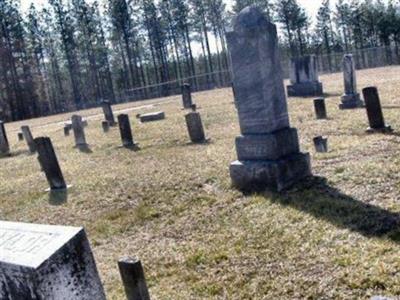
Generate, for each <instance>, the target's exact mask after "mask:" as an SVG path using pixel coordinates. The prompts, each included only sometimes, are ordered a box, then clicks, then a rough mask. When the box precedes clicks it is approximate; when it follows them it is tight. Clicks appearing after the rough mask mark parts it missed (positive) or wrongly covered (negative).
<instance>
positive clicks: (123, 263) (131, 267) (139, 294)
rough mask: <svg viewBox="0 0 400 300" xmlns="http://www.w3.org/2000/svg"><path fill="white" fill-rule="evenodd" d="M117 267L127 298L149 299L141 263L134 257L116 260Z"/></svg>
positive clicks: (135, 299)
mask: <svg viewBox="0 0 400 300" xmlns="http://www.w3.org/2000/svg"><path fill="white" fill-rule="evenodd" d="M118 268H119V272H120V274H121V278H122V282H123V285H124V288H125V294H126V298H127V299H128V300H150V295H149V290H148V289H147V284H146V278H145V276H144V271H143V267H142V263H141V262H140V260H138V259H137V258H134V257H124V258H121V259H120V260H119V261H118Z"/></svg>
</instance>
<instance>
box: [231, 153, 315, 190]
mask: <svg viewBox="0 0 400 300" xmlns="http://www.w3.org/2000/svg"><path fill="white" fill-rule="evenodd" d="M230 175H231V179H232V185H233V186H234V187H236V188H238V189H239V190H244V191H257V190H258V191H259V190H265V189H271V190H274V191H278V192H280V191H282V190H284V189H287V188H289V187H290V186H292V185H293V184H295V183H296V182H297V181H299V180H301V179H302V178H305V177H309V176H312V173H311V164H310V155H309V154H308V153H297V154H292V155H289V156H287V157H284V158H282V159H279V160H260V161H254V160H246V161H238V160H237V161H234V162H232V163H231V165H230Z"/></svg>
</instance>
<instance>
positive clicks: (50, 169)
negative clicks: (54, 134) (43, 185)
mask: <svg viewBox="0 0 400 300" xmlns="http://www.w3.org/2000/svg"><path fill="white" fill-rule="evenodd" d="M34 142H35V145H36V149H37V152H38V160H39V163H40V166H41V167H42V170H43V172H44V173H45V174H46V178H47V181H48V183H49V185H50V190H51V191H54V190H63V189H66V188H67V185H66V184H65V181H64V176H63V174H62V172H61V168H60V165H59V164H58V160H57V156H56V153H55V152H54V148H53V144H52V143H51V140H50V138H48V137H38V138H36V139H35V140H34Z"/></svg>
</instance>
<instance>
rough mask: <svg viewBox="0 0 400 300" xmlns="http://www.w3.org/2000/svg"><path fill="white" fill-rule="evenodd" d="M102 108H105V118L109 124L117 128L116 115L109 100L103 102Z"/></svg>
mask: <svg viewBox="0 0 400 300" xmlns="http://www.w3.org/2000/svg"><path fill="white" fill-rule="evenodd" d="M101 107H102V108H103V113H104V117H105V119H106V121H108V124H109V125H110V126H115V119H114V113H113V110H112V107H111V103H110V101H108V100H104V101H102V102H101Z"/></svg>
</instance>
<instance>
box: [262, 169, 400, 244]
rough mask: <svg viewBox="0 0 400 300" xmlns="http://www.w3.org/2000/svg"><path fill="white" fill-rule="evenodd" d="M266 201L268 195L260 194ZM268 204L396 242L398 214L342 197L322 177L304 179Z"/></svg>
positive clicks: (399, 229) (399, 223)
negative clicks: (298, 211)
mask: <svg viewBox="0 0 400 300" xmlns="http://www.w3.org/2000/svg"><path fill="white" fill-rule="evenodd" d="M264 196H265V197H268V198H269V199H270V197H271V195H266V194H265V195H264ZM272 201H274V202H278V203H280V204H281V205H288V206H291V207H293V208H296V209H297V210H300V211H303V212H305V213H307V214H310V215H312V216H314V217H316V218H320V219H324V220H326V221H328V222H330V223H332V224H334V225H335V226H337V227H339V228H345V229H348V230H351V231H355V232H358V233H360V234H362V235H363V236H366V237H378V238H388V239H390V240H392V241H394V242H396V243H400V213H395V212H391V211H389V210H385V209H383V208H380V207H378V206H375V205H371V204H368V203H364V202H362V201H360V200H357V199H354V198H352V197H350V196H348V195H345V194H343V193H342V192H341V191H340V190H338V189H336V188H334V187H331V186H329V185H328V184H327V182H326V179H325V178H322V177H313V178H311V179H309V180H304V181H303V182H302V183H299V184H298V185H297V186H296V187H294V188H293V189H291V190H288V191H286V192H284V193H281V194H274V195H273V196H272Z"/></svg>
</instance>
